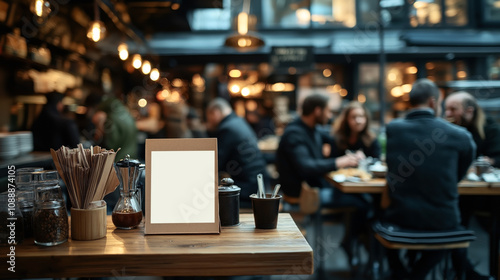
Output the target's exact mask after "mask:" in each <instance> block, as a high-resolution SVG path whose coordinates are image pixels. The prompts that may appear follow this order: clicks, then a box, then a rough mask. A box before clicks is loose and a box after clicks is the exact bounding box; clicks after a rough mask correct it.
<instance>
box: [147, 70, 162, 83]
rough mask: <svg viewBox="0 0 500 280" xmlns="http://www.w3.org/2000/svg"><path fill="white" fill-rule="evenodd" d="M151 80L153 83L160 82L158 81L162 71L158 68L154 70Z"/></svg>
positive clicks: (150, 76)
mask: <svg viewBox="0 0 500 280" xmlns="http://www.w3.org/2000/svg"><path fill="white" fill-rule="evenodd" d="M149 78H150V79H151V80H152V81H158V79H159V78H160V71H158V69H157V68H153V70H151V74H150V75H149Z"/></svg>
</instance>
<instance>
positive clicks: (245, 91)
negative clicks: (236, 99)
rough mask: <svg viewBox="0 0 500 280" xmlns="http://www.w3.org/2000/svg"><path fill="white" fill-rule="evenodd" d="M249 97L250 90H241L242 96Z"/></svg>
mask: <svg viewBox="0 0 500 280" xmlns="http://www.w3.org/2000/svg"><path fill="white" fill-rule="evenodd" d="M249 95H250V89H249V88H247V87H244V88H242V89H241V96H243V97H247V96H249Z"/></svg>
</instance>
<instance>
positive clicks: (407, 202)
mask: <svg viewBox="0 0 500 280" xmlns="http://www.w3.org/2000/svg"><path fill="white" fill-rule="evenodd" d="M410 105H411V107H412V109H411V110H410V111H409V112H408V114H407V116H406V117H405V118H404V119H397V120H394V121H392V122H391V123H389V124H388V125H387V130H386V131H387V158H386V160H387V167H388V172H387V184H388V187H389V190H388V192H389V197H390V200H391V203H390V205H389V207H388V208H387V209H386V213H385V217H384V218H385V221H387V222H390V223H393V224H396V225H398V226H400V227H402V228H406V229H415V230H453V229H458V228H459V227H460V212H459V208H458V198H459V195H458V189H457V188H458V182H459V181H460V180H461V179H462V178H463V177H464V176H465V175H466V172H467V169H468V168H469V166H470V164H471V163H472V161H473V159H474V157H475V150H476V145H475V144H474V142H473V140H472V137H471V135H470V133H469V132H467V131H466V130H465V129H463V128H461V127H459V126H455V125H453V124H450V123H449V122H447V121H445V120H443V119H441V118H437V117H436V116H437V115H439V111H440V108H441V107H440V105H441V95H440V92H439V89H438V88H437V86H436V85H435V84H434V83H433V82H432V81H430V80H428V79H420V80H418V81H416V82H415V83H414V84H413V88H412V90H411V92H410ZM388 251H389V252H388V257H389V261H390V265H391V268H392V270H393V279H405V277H407V276H408V275H406V274H407V272H404V271H403V270H402V266H401V263H400V262H399V259H398V257H397V252H394V250H388ZM441 253H442V252H441ZM441 256H442V254H439V253H438V252H429V251H424V252H422V257H421V258H420V260H419V261H418V262H417V263H416V264H415V266H414V267H413V270H412V272H411V275H410V279H424V278H425V275H427V273H428V272H429V271H430V270H431V269H432V267H433V265H434V264H435V263H436V261H438V260H439V259H440V258H441Z"/></svg>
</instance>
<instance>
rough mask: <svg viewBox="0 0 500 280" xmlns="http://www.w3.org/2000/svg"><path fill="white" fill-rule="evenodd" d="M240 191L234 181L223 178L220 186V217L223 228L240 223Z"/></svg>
mask: <svg viewBox="0 0 500 280" xmlns="http://www.w3.org/2000/svg"><path fill="white" fill-rule="evenodd" d="M240 191H241V188H240V187H238V186H236V185H235V184H234V181H233V179H231V178H223V179H222V180H221V182H220V186H219V215H220V224H221V226H235V225H239V223H240Z"/></svg>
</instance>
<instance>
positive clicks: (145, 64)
mask: <svg viewBox="0 0 500 280" xmlns="http://www.w3.org/2000/svg"><path fill="white" fill-rule="evenodd" d="M149 72H151V63H150V62H149V61H147V60H144V62H143V63H142V73H143V74H144V75H147V74H149Z"/></svg>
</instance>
